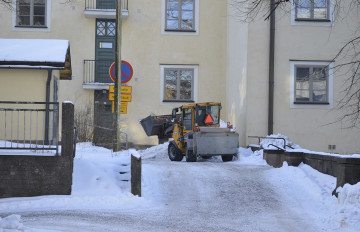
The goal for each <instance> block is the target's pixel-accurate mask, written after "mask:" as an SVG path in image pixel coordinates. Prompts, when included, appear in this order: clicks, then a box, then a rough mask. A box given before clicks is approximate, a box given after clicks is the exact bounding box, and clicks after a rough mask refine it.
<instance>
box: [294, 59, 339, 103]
mask: <svg viewBox="0 0 360 232" xmlns="http://www.w3.org/2000/svg"><path fill="white" fill-rule="evenodd" d="M290 64H291V65H290V78H291V79H290V107H291V108H324V109H325V108H326V109H328V108H332V107H333V72H332V65H333V64H332V63H331V62H328V61H291V62H290Z"/></svg>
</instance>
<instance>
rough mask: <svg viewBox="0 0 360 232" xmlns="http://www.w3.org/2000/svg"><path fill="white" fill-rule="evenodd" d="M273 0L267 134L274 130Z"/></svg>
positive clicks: (273, 4) (273, 1)
mask: <svg viewBox="0 0 360 232" xmlns="http://www.w3.org/2000/svg"><path fill="white" fill-rule="evenodd" d="M274 63H275V0H270V52H269V107H268V135H271V134H273V132H274Z"/></svg>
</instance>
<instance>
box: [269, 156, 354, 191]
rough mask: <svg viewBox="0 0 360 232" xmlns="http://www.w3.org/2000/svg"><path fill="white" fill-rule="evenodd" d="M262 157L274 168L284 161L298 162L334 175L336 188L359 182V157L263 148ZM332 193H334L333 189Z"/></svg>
mask: <svg viewBox="0 0 360 232" xmlns="http://www.w3.org/2000/svg"><path fill="white" fill-rule="evenodd" d="M263 158H264V160H266V162H267V163H268V164H269V165H271V166H273V167H275V168H279V167H282V165H283V162H284V161H286V162H287V163H288V164H289V166H298V165H299V164H300V163H304V164H307V165H309V166H311V167H312V168H314V169H316V170H318V171H319V172H321V173H324V174H328V175H331V176H334V177H336V188H337V187H339V186H341V187H342V186H344V184H346V183H348V184H356V183H358V182H360V158H351V157H346V156H343V157H342V156H330V155H321V154H312V153H304V152H296V151H293V152H292V151H282V150H264V152H263ZM336 188H335V189H336ZM333 194H336V192H335V190H334V192H333Z"/></svg>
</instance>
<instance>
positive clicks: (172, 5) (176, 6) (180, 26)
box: [165, 0, 195, 32]
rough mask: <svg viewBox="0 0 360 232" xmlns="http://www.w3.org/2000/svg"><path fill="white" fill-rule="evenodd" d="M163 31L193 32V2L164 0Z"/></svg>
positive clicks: (193, 0)
mask: <svg viewBox="0 0 360 232" xmlns="http://www.w3.org/2000/svg"><path fill="white" fill-rule="evenodd" d="M165 1H166V13H165V21H166V22H165V30H166V31H190V32H194V31H195V0H165Z"/></svg>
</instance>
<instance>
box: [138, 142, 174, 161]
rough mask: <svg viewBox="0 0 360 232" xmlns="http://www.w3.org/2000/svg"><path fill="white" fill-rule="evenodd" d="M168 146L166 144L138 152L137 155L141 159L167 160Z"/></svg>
mask: <svg viewBox="0 0 360 232" xmlns="http://www.w3.org/2000/svg"><path fill="white" fill-rule="evenodd" d="M168 146H169V143H168V142H167V143H164V144H160V145H158V146H153V147H150V148H148V149H145V150H142V151H139V154H140V155H141V157H142V159H154V160H169V156H168Z"/></svg>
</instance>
